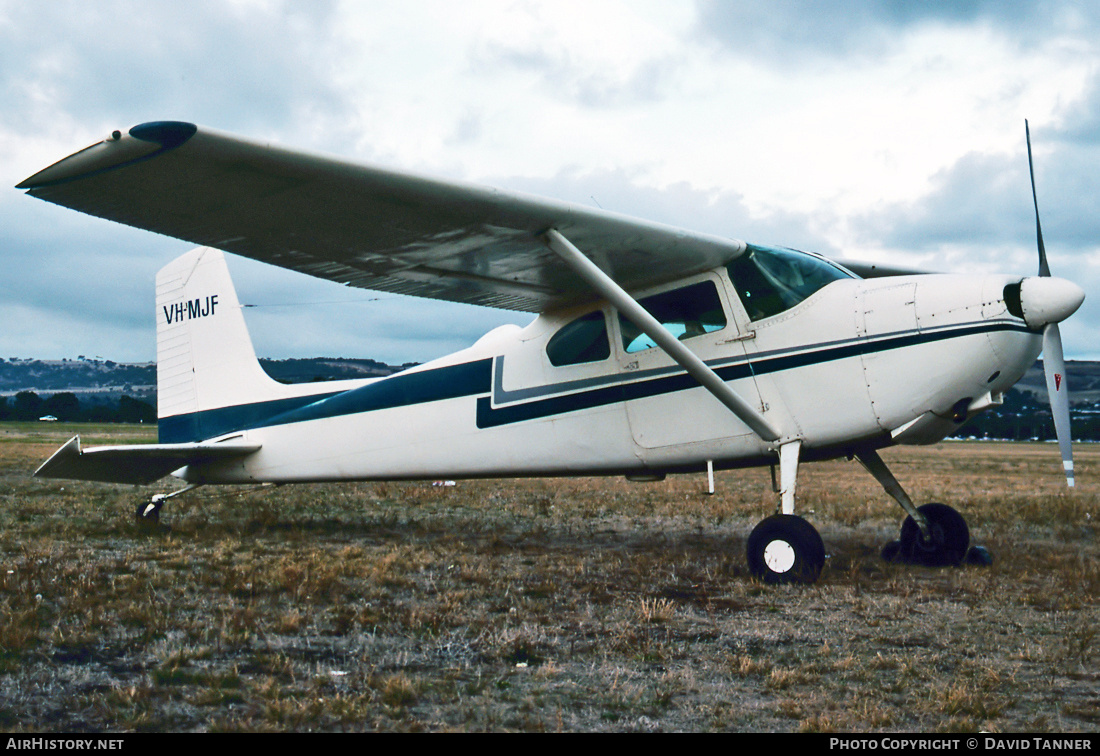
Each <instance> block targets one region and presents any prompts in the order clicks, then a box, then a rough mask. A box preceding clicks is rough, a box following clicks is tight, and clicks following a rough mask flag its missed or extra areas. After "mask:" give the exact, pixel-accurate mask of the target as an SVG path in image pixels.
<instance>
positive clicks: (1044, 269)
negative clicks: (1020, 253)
mask: <svg viewBox="0 0 1100 756" xmlns="http://www.w3.org/2000/svg"><path fill="white" fill-rule="evenodd" d="M1024 134H1025V135H1026V136H1027V169H1028V171H1029V172H1030V173H1031V199H1032V201H1033V202H1034V203H1035V236H1036V239H1037V240H1038V242H1039V275H1040V276H1049V275H1050V267H1049V266H1048V265H1047V249H1046V247H1045V246H1043V227H1042V225H1040V223H1039V195H1038V194H1037V193H1036V191H1035V166H1034V165H1033V164H1032V162H1031V127H1030V126H1028V124H1027V119H1026V118H1025V119H1024Z"/></svg>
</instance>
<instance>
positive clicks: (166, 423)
mask: <svg viewBox="0 0 1100 756" xmlns="http://www.w3.org/2000/svg"><path fill="white" fill-rule="evenodd" d="M491 377H492V360H490V359H484V360H478V361H476V362H467V363H464V364H461V365H448V366H447V367H441V368H435V369H434V370H422V371H419V372H412V373H398V374H397V375H394V376H391V377H389V378H383V379H382V380H380V381H376V382H374V383H368V384H367V385H365V386H360V387H359V388H355V389H351V390H350V391H340V392H336V393H331V392H330V393H325V394H314V395H312V396H305V397H296V398H292V399H280V400H276V401H272V402H258V403H256V404H242V405H237V406H234V407H222V408H220V409H214V410H204V411H202V412H195V413H190V414H187V415H176V416H173V417H167V418H161V420H160V425H159V428H160V432H159V438H160V442H161V443H162V444H167V443H186V442H189V441H202V440H205V439H208V438H215V437H217V436H221V435H224V434H226V433H232V432H233V431H241V430H250V429H253V428H263V427H267V426H272V425H287V424H289V423H300V422H304V421H306V420H320V419H323V418H327V417H339V416H342V415H355V414H360V413H363V412H372V411H374V410H380V409H389V408H392V407H405V406H408V405H413V404H423V403H425V402H434V401H439V400H441V399H457V398H460V397H463V396H473V395H476V394H487V393H488V392H489V390H490V386H491V384H490V381H491Z"/></svg>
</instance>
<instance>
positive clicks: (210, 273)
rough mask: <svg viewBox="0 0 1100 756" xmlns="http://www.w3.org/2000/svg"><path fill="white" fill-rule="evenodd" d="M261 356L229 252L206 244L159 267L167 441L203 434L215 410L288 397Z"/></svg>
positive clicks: (160, 398) (160, 375)
mask: <svg viewBox="0 0 1100 756" xmlns="http://www.w3.org/2000/svg"><path fill="white" fill-rule="evenodd" d="M285 395H286V394H285V391H284V390H283V388H282V386H281V384H279V383H277V382H276V381H274V380H272V379H271V378H270V377H269V376H268V375H267V373H265V372H264V370H263V368H261V367H260V363H259V361H258V360H257V359H256V352H255V350H254V349H253V347H252V339H251V338H250V337H249V335H248V328H247V327H246V326H245V322H244V315H243V314H242V312H241V305H240V302H239V301H238V300H237V292H236V290H235V289H234V288H233V281H232V280H231V279H230V277H229V268H228V267H226V264H225V257H224V255H223V254H222V253H221V252H220V251H219V250H216V249H211V248H208V247H203V248H199V249H195V250H192V251H191V252H188V253H187V254H185V255H183V256H182V257H178V258H176V259H175V260H173V261H172V262H170V263H169V264H168V265H166V266H164V268H162V269H161V270H160V272H159V273H157V416H158V418H159V421H160V441H161V443H178V442H185V441H199V440H202V439H203V438H206V437H208V436H209V435H212V434H210V433H208V432H204V427H206V428H208V429H210V428H213V427H223V426H224V422H216V423H213V424H211V423H209V422H205V421H204V418H209V417H211V414H210V413H211V412H212V411H214V410H222V411H223V412H222V417H223V418H224V415H225V411H227V410H228V409H229V408H233V407H241V406H244V405H250V404H251V405H254V404H256V403H258V402H264V401H270V400H274V399H279V398H282V397H284V396H285Z"/></svg>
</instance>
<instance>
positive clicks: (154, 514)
mask: <svg viewBox="0 0 1100 756" xmlns="http://www.w3.org/2000/svg"><path fill="white" fill-rule="evenodd" d="M162 506H164V497H163V496H154V497H152V498H151V499H149V500H147V501H143V502H141V503H140V504H138V505H137V509H136V511H135V512H134V518H135V519H136V520H137V522H138V523H139V524H142V525H156V524H157V523H158V522H160V508H161V507H162Z"/></svg>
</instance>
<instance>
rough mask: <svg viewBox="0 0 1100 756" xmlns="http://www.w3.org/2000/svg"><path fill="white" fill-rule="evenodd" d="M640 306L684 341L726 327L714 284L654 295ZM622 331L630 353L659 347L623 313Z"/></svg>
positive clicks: (709, 283) (704, 283)
mask: <svg viewBox="0 0 1100 756" xmlns="http://www.w3.org/2000/svg"><path fill="white" fill-rule="evenodd" d="M638 304H640V305H641V306H642V307H644V308H645V309H646V310H648V311H649V314H650V315H652V316H653V317H654V318H656V319H657V320H658V321H659V322H660V323H661V325H663V326H664V327H665V329H666V330H668V331H669V332H670V333H671V334H672V335H673V336H675V337H676V338H678V339H680V340H681V341H683V340H684V339H690V338H692V337H693V336H701V335H703V334H705V333H712V332H714V331H720V330H722V329H723V328H725V327H726V313H725V311H724V310H723V309H722V300H721V298H720V297H719V296H718V288H717V287H716V286H715V285H714V282H713V281H701V282H699V283H697V284H692V285H691V286H685V287H684V288H682V289H673V290H672V291H666V292H663V293H661V294H655V295H654V296H652V297H646V298H645V299H641V300H639V302H638ZM619 330H620V331H622V335H623V349H625V350H626V351H627V352H628V353H631V352H640V351H642V350H643V349H652V348H653V347H655V346H657V344H656V343H654V341H653V339H651V338H649V337H648V336H646V335H645V334H644V333H642V332H641V329H639V328H638V326H636V325H634V324H633V323H631V322H630V321H629V320H627V319H626V318H624V317H623V316H622V314H620V315H619Z"/></svg>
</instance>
